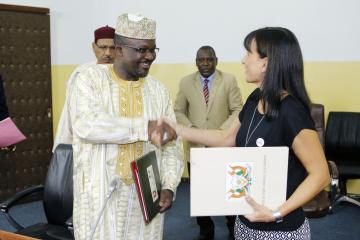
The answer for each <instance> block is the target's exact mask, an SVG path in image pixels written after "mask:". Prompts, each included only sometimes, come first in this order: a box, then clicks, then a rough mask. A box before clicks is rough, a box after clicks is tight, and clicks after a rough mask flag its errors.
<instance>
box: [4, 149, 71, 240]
mask: <svg viewBox="0 0 360 240" xmlns="http://www.w3.org/2000/svg"><path fill="white" fill-rule="evenodd" d="M34 194H43V206H44V210H45V215H46V218H47V221H48V222H47V223H37V224H34V225H31V226H29V227H26V228H25V227H23V226H21V225H20V224H19V223H18V222H17V221H16V220H15V219H14V218H13V217H12V216H11V212H10V209H11V208H12V207H13V206H15V205H16V204H18V203H19V202H21V201H23V200H24V199H26V198H27V197H30V196H33V195H34ZM72 210H73V156H72V146H71V145H66V144H60V145H59V146H58V147H57V148H56V149H55V152H54V154H53V157H52V159H51V162H50V165H49V169H48V173H47V177H46V181H45V185H44V186H42V185H40V186H35V187H31V188H28V189H25V190H23V191H21V192H18V193H16V194H15V195H14V196H13V197H11V198H10V199H8V200H6V201H5V202H3V203H2V204H1V211H2V212H4V213H5V216H6V218H7V219H8V220H9V222H10V224H11V225H12V226H13V227H14V228H16V229H17V231H16V233H17V234H21V235H25V236H29V237H34V238H39V239H45V240H54V239H62V240H69V239H74V237H73V234H72V231H71V229H69V227H70V228H71V227H72V226H71V225H72V224H71V223H69V222H68V223H67V221H68V220H69V219H71V217H72ZM69 224H70V226H68V225H69Z"/></svg>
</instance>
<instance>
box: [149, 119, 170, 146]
mask: <svg viewBox="0 0 360 240" xmlns="http://www.w3.org/2000/svg"><path fill="white" fill-rule="evenodd" d="M175 126H176V125H175V123H170V121H168V120H165V119H160V120H157V121H149V122H148V135H149V141H151V142H152V144H154V145H155V146H157V147H161V146H164V145H165V144H167V143H168V142H170V141H172V140H175V139H176V138H177V134H176V131H175Z"/></svg>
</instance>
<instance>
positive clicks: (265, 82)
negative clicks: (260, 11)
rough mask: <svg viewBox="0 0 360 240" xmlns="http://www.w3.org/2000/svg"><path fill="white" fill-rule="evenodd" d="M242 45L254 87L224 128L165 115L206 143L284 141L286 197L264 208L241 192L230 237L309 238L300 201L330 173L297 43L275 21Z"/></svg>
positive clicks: (181, 130) (271, 143)
mask: <svg viewBox="0 0 360 240" xmlns="http://www.w3.org/2000/svg"><path fill="white" fill-rule="evenodd" d="M244 46H245V48H246V50H247V55H246V56H245V57H244V59H243V61H242V62H243V64H244V66H245V74H246V81H247V82H249V83H254V84H256V85H257V87H258V88H257V89H255V91H253V92H252V93H251V94H250V96H249V97H248V99H247V101H246V103H245V105H244V107H243V109H242V111H241V113H240V115H239V118H238V119H236V121H234V124H233V125H232V127H231V128H230V129H227V130H200V129H193V128H187V127H185V126H181V125H175V124H173V123H171V122H169V121H168V120H165V121H167V122H168V123H169V124H170V125H172V127H173V128H175V129H176V132H177V134H178V136H182V137H183V138H185V139H187V140H189V141H192V142H196V143H200V144H204V145H206V146H214V147H222V146H237V147H254V146H258V147H262V146H288V147H289V160H288V185H287V200H286V202H285V203H283V204H282V205H281V206H279V207H278V208H277V209H269V208H267V207H266V206H261V205H259V204H258V203H256V202H255V201H254V200H253V199H252V198H251V197H249V196H247V197H246V200H247V201H248V202H249V204H250V205H251V206H252V207H253V209H254V212H253V213H252V214H249V215H245V216H239V217H238V218H237V220H236V226H235V237H236V239H265V238H266V239H310V238H311V236H310V228H309V223H308V221H307V219H306V218H305V215H304V213H303V211H302V209H301V206H302V205H304V204H305V203H306V202H308V201H309V200H310V199H312V198H313V197H314V196H315V195H316V194H317V193H318V192H319V191H321V190H322V189H323V188H325V187H326V186H327V185H328V184H329V181H330V176H329V170H328V167H327V164H326V159H325V156H324V152H323V149H322V146H321V144H320V141H319V138H318V136H317V133H316V131H315V128H314V123H313V121H312V118H311V115H310V110H309V104H310V100H309V97H308V94H307V92H306V90H305V85H304V73H303V60H302V54H301V50H300V46H299V44H298V41H297V39H296V37H295V35H294V34H293V33H292V32H291V31H289V30H288V29H285V28H279V27H276V28H275V27H268V28H262V29H258V30H255V31H253V32H251V33H250V34H249V35H248V36H247V37H246V38H245V40H244Z"/></svg>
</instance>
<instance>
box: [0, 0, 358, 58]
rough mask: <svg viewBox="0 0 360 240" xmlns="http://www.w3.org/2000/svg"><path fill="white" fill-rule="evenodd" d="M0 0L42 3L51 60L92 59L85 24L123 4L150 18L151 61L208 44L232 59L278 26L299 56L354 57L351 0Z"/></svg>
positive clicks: (186, 54)
mask: <svg viewBox="0 0 360 240" xmlns="http://www.w3.org/2000/svg"><path fill="white" fill-rule="evenodd" d="M0 3H8V4H21V5H33V6H40V7H49V8H50V14H51V38H52V63H53V64H79V63H82V62H86V61H89V60H92V59H93V54H92V52H91V48H90V44H91V42H92V40H93V30H94V29H95V28H97V27H99V26H102V25H105V24H109V25H112V26H115V24H116V17H117V16H118V15H120V14H121V13H124V12H139V13H143V14H144V15H147V16H149V17H152V18H154V19H155V20H157V22H158V30H157V34H158V40H157V45H158V46H159V47H160V54H159V56H158V59H157V63H181V62H193V59H194V55H195V52H196V50H197V49H198V47H200V46H201V45H204V44H208V45H212V46H213V47H214V48H215V50H216V51H217V55H218V57H219V58H220V60H221V61H239V60H240V59H241V57H242V55H243V54H244V50H243V47H242V40H243V38H244V37H245V35H246V34H247V33H249V32H250V31H251V30H254V29H256V28H259V27H264V26H283V27H287V28H289V29H291V30H292V31H293V32H294V33H295V34H296V35H297V37H298V39H299V42H300V44H301V46H302V50H303V54H304V58H305V60H306V61H359V60H360V47H359V46H358V45H359V43H360V30H359V29H360V16H359V14H357V13H358V11H359V9H360V1H358V0H347V1H340V0H303V1H295V0H272V1H267V0H253V1H244V0H222V1H215V0H214V1H211V0H181V1H171V0H152V1H149V0H122V1H119V0H48V1H46V0H29V1H25V0H23V1H20V0H19V1H17V0H12V1H1V0H0Z"/></svg>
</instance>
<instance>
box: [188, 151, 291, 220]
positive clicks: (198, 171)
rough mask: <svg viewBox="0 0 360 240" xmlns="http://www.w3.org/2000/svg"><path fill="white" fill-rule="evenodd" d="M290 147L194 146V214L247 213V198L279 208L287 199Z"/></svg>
mask: <svg viewBox="0 0 360 240" xmlns="http://www.w3.org/2000/svg"><path fill="white" fill-rule="evenodd" d="M288 154H289V149H288V147H231V148H230V147H229V148H192V149H191V150H190V159H191V160H190V164H191V171H190V173H191V176H190V205H191V206H190V212H191V213H190V214H191V216H217V215H244V214H249V213H252V212H253V209H252V207H251V206H250V205H249V204H248V203H247V202H246V200H245V198H244V197H245V196H246V195H250V196H251V197H252V198H254V199H255V201H257V202H258V203H260V204H262V205H265V206H267V207H268V208H270V209H273V210H275V209H277V208H278V207H279V206H280V205H281V204H282V203H284V202H285V201H286V187H287V171H288Z"/></svg>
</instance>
